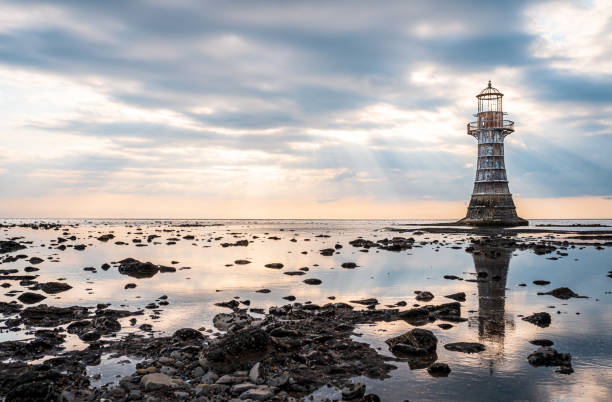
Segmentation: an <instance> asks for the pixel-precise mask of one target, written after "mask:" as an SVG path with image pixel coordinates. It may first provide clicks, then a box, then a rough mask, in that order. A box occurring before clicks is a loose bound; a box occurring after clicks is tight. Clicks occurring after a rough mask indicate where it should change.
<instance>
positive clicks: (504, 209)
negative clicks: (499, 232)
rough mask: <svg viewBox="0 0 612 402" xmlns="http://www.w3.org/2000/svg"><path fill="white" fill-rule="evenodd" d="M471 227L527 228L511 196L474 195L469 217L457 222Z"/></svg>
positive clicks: (468, 213) (525, 221)
mask: <svg viewBox="0 0 612 402" xmlns="http://www.w3.org/2000/svg"><path fill="white" fill-rule="evenodd" d="M457 223H458V224H461V225H470V226H525V225H528V224H529V222H528V221H527V220H525V219H523V218H520V217H519V216H518V215H517V214H516V207H515V206H514V201H512V195H511V194H472V199H471V200H470V205H469V206H468V212H467V216H466V217H465V218H463V219H461V220H460V221H458V222H457Z"/></svg>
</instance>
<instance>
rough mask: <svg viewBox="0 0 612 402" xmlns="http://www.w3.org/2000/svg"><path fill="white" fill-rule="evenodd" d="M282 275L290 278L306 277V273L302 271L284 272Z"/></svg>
mask: <svg viewBox="0 0 612 402" xmlns="http://www.w3.org/2000/svg"><path fill="white" fill-rule="evenodd" d="M283 274H285V275H290V276H299V275H306V272H304V271H285V272H283Z"/></svg>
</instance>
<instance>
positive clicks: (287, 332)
mask: <svg viewBox="0 0 612 402" xmlns="http://www.w3.org/2000/svg"><path fill="white" fill-rule="evenodd" d="M270 335H272V336H273V337H275V338H286V337H292V338H296V337H298V336H300V333H299V332H297V331H294V330H292V329H287V328H285V327H278V328H274V329H273V330H272V331H270Z"/></svg>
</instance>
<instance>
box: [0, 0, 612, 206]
mask: <svg viewBox="0 0 612 402" xmlns="http://www.w3.org/2000/svg"><path fill="white" fill-rule="evenodd" d="M572 18H576V19H577V20H580V21H583V20H584V21H588V22H589V23H588V24H570V23H568V21H570V20H572ZM610 24H612V11H611V10H610V9H609V8H607V7H606V6H605V2H599V1H594V2H591V3H588V4H580V5H576V3H574V2H564V1H561V2H550V1H520V2H519V1H507V2H506V1H500V2H494V3H492V2H485V1H466V2H455V1H433V2H425V3H415V4H410V5H408V4H406V3H405V2H403V1H392V2H386V3H385V4H384V6H382V5H378V6H374V5H373V4H372V3H371V2H368V1H337V2H326V1H314V2H313V1H308V2H305V1H296V2H278V1H262V2H258V3H257V4H256V5H254V4H253V3H252V2H249V1H238V2H232V3H227V2H216V1H210V2H195V1H189V0H181V1H176V2H171V3H166V2H159V1H153V0H151V1H144V0H142V1H133V2H120V1H118V2H113V1H110V2H75V1H61V2H56V3H53V4H49V3H48V2H42V1H29V0H25V1H7V2H4V3H3V5H2V6H0V71H1V72H2V74H1V75H0V91H1V92H2V93H3V97H2V99H1V100H0V139H1V140H2V143H1V145H0V151H1V152H0V154H1V155H3V157H2V158H0V185H2V186H3V188H4V189H5V190H4V193H5V194H7V195H11V196H12V197H19V196H25V195H32V196H38V197H40V198H41V199H44V198H45V197H47V196H50V195H52V194H57V193H61V192H62V191H64V192H66V191H85V189H86V191H92V192H93V191H97V192H105V193H108V194H114V193H117V194H119V193H121V194H126V193H133V194H135V195H143V194H147V195H149V196H153V195H160V196H161V195H165V194H168V193H184V194H197V195H206V196H207V197H216V198H217V199H236V198H241V197H244V198H249V197H260V196H262V194H268V196H269V197H270V198H275V197H276V198H283V199H290V198H291V197H300V196H302V197H303V196H304V195H309V194H317V197H315V199H316V200H318V201H316V202H318V203H320V204H331V203H332V202H326V200H332V201H334V202H335V201H336V200H341V199H343V198H344V197H357V198H358V197H363V196H365V195H366V194H367V195H369V196H371V197H373V199H375V200H378V201H380V202H383V201H385V200H394V201H397V200H419V199H423V198H424V197H429V198H431V199H433V200H441V201H452V202H458V201H464V200H466V199H467V197H469V193H470V191H471V187H472V181H473V177H474V171H473V169H474V168H473V164H474V163H475V158H476V144H475V142H474V140H473V138H471V137H468V136H466V135H465V124H466V123H467V122H468V121H469V120H470V119H473V117H472V116H471V114H472V113H474V112H475V107H476V102H475V99H474V94H475V93H477V92H478V91H479V90H480V89H481V88H482V87H483V86H484V85H485V83H486V81H487V80H488V79H492V80H493V82H494V84H495V85H498V86H499V88H500V90H502V92H504V93H505V94H506V97H505V98H504V105H505V107H506V108H507V109H508V111H509V112H511V113H512V117H511V118H513V119H515V120H516V121H517V126H516V127H517V131H516V133H514V134H513V135H512V136H510V137H509V138H508V142H507V146H506V158H507V166H508V173H509V176H510V186H511V189H513V191H515V192H517V193H520V194H521V196H525V197H573V196H581V195H591V196H607V195H609V194H610V193H612V182H611V181H610V179H609V178H610V177H611V174H610V173H611V172H612V162H611V161H610V160H609V157H608V155H609V152H610V150H611V149H612V144H611V142H610V141H611V140H610V138H612V137H611V134H612V121H611V120H610V115H611V113H612V95H610V94H612V75H611V74H610V72H609V71H610V69H609V68H606V66H612V48H610V45H609V43H612V41H610V40H609V39H611V38H610V37H609V36H610V32H611V30H610V29H609V27H610Z"/></svg>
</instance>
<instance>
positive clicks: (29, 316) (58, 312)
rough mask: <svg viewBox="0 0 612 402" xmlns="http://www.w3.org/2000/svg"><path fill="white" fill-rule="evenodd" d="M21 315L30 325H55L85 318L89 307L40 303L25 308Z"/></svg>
mask: <svg viewBox="0 0 612 402" xmlns="http://www.w3.org/2000/svg"><path fill="white" fill-rule="evenodd" d="M20 315H21V318H23V319H24V322H26V324H28V325H36V326H41V327H55V326H58V325H62V324H67V323H69V322H71V321H76V320H80V319H83V318H85V317H86V316H87V308H86V307H80V306H71V307H54V306H47V305H46V304H39V305H38V306H33V307H28V308H26V309H24V310H23V311H22V312H21V313H20Z"/></svg>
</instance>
